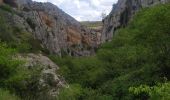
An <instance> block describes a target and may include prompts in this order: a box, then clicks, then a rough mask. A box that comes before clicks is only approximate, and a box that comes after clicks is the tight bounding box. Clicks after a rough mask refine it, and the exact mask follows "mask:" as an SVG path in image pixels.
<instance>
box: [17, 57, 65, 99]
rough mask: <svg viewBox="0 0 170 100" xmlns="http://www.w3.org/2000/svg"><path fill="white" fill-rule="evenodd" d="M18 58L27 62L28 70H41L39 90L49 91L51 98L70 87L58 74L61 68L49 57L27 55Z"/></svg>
mask: <svg viewBox="0 0 170 100" xmlns="http://www.w3.org/2000/svg"><path fill="white" fill-rule="evenodd" d="M16 58H17V59H19V60H23V61H25V62H26V63H25V67H27V68H28V69H41V72H40V79H39V88H43V89H44V88H45V89H47V91H46V92H47V94H48V95H49V96H57V95H58V94H59V90H60V89H61V88H63V87H68V86H67V84H66V82H65V80H64V79H63V78H62V77H61V76H60V75H59V74H58V73H57V71H58V70H59V67H58V66H57V65H56V64H55V63H53V62H52V61H51V60H50V59H49V58H48V57H46V56H43V55H41V54H26V55H18V56H17V57H16ZM37 67H38V68H37Z"/></svg>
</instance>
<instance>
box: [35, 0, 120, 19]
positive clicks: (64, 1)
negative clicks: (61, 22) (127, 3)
mask: <svg viewBox="0 0 170 100" xmlns="http://www.w3.org/2000/svg"><path fill="white" fill-rule="evenodd" d="M33 1H37V2H51V3H53V4H55V5H57V6H58V7H59V8H60V9H62V10H63V11H65V12H66V13H68V14H69V15H71V16H72V17H74V18H75V19H77V20H78V21H100V20H102V17H101V14H102V13H106V14H109V13H110V11H111V9H112V5H113V4H114V3H116V2H117V0H33Z"/></svg>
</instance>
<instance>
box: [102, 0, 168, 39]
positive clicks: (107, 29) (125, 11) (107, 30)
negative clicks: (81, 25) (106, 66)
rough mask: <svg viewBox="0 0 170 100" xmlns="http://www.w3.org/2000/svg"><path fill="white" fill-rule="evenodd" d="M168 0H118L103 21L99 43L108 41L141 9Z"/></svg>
mask: <svg viewBox="0 0 170 100" xmlns="http://www.w3.org/2000/svg"><path fill="white" fill-rule="evenodd" d="M168 2H170V0H118V2H117V4H115V5H113V9H112V11H111V13H110V14H109V15H108V16H107V17H106V18H105V19H104V20H103V32H102V36H101V41H102V42H105V41H110V40H111V39H112V37H113V35H114V32H115V30H116V29H118V28H119V27H125V26H126V25H127V24H128V22H129V20H130V19H131V18H132V17H133V15H134V14H135V13H136V12H137V11H138V10H140V9H141V8H145V7H150V6H154V5H157V4H161V3H162V4H164V3H168Z"/></svg>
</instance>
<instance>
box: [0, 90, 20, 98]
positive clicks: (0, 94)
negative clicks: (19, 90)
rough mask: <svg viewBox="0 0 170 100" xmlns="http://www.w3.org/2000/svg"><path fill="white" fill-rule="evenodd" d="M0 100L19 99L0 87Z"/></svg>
mask: <svg viewBox="0 0 170 100" xmlns="http://www.w3.org/2000/svg"><path fill="white" fill-rule="evenodd" d="M0 100H20V99H19V98H18V97H17V96H15V95H12V94H11V93H10V92H9V91H7V90H2V89H0Z"/></svg>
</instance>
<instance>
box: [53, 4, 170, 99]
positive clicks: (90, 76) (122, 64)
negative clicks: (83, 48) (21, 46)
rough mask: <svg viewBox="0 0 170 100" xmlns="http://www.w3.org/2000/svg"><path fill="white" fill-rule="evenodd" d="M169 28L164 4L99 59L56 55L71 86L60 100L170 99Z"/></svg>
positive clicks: (139, 18)
mask: <svg viewBox="0 0 170 100" xmlns="http://www.w3.org/2000/svg"><path fill="white" fill-rule="evenodd" d="M169 29H170V4H167V5H159V6H156V7H152V8H147V9H143V10H141V11H139V12H138V13H137V15H136V16H135V17H134V19H133V21H131V22H130V23H129V25H128V27H126V28H122V29H119V30H118V31H117V32H116V33H115V36H114V38H113V40H112V41H111V42H108V43H105V44H103V45H102V46H101V48H100V49H99V50H98V51H97V54H96V56H93V57H80V58H75V57H68V56H65V57H63V58H59V57H54V56H50V57H51V59H52V60H53V61H54V62H56V63H57V64H58V65H59V66H60V68H61V69H60V73H61V74H62V75H63V76H64V77H65V78H66V81H67V82H68V83H69V84H70V88H66V89H63V90H61V93H60V96H59V99H60V100H148V99H151V100H168V99H170V95H169V94H170V90H169V88H170V85H169V82H168V81H169V80H170V30H169ZM158 84H159V85H158Z"/></svg>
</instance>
